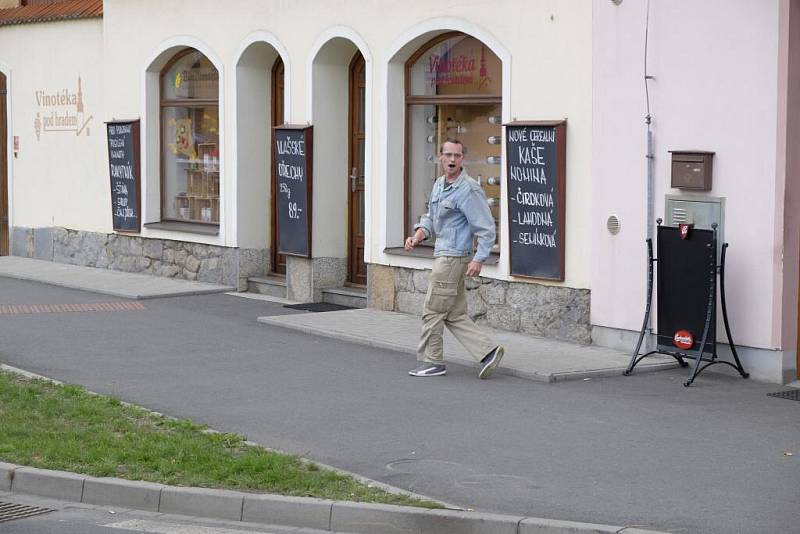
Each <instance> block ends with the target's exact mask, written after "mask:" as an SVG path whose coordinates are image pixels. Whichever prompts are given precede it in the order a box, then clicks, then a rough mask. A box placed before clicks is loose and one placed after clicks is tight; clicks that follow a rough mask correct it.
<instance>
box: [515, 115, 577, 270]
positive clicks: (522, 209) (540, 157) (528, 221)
mask: <svg viewBox="0 0 800 534" xmlns="http://www.w3.org/2000/svg"><path fill="white" fill-rule="evenodd" d="M505 135H506V191H507V194H508V222H509V244H510V247H509V258H510V261H511V274H512V275H514V276H529V277H532V278H543V279H547V280H564V217H565V204H566V202H565V198H566V172H567V146H566V142H567V123H566V122H564V121H560V122H544V121H537V122H512V123H509V124H506V125H505Z"/></svg>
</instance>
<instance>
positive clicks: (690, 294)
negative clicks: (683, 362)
mask: <svg viewBox="0 0 800 534" xmlns="http://www.w3.org/2000/svg"><path fill="white" fill-rule="evenodd" d="M716 249H717V244H716V241H715V239H714V231H713V230H701V229H698V228H692V229H691V230H689V233H688V234H687V235H686V238H684V239H681V236H680V231H679V229H678V228H676V227H673V226H659V227H658V304H657V306H658V345H659V346H660V347H663V348H668V349H670V350H675V347H676V344H675V343H676V336H678V337H679V341H678V342H680V338H681V337H683V338H685V339H686V340H687V346H685V347H683V346H680V348H683V349H685V350H699V349H700V343H701V341H702V339H703V330H704V329H705V325H706V316H707V315H708V302H709V292H710V291H711V289H712V284H716V276H717V275H716V257H715V255H716ZM714 304H716V302H714ZM716 326H717V320H716V306H712V317H711V322H710V324H709V330H708V337H707V341H706V346H705V348H704V350H705V351H710V350H712V348H713V347H712V346H711V345H712V343H713V341H714V340H715V339H716ZM687 332H688V334H690V335H687V334H686V333H687Z"/></svg>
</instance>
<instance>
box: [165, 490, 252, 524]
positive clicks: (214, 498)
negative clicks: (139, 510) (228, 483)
mask: <svg viewBox="0 0 800 534" xmlns="http://www.w3.org/2000/svg"><path fill="white" fill-rule="evenodd" d="M243 503H244V494H242V493H238V492H235V491H227V490H215V489H206V488H179V487H174V486H167V487H165V488H164V489H163V490H161V504H160V506H159V510H158V511H159V512H161V513H165V514H183V515H194V516H200V517H214V518H218V519H228V520H231V521H241V520H242V504H243Z"/></svg>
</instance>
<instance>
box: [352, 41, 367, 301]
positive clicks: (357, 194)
mask: <svg viewBox="0 0 800 534" xmlns="http://www.w3.org/2000/svg"><path fill="white" fill-rule="evenodd" d="M366 86H367V83H366V74H365V69H364V57H363V56H362V55H361V53H360V52H356V55H355V56H354V57H353V60H352V61H351V62H350V118H349V121H348V123H349V124H348V129H349V133H350V135H349V139H350V143H349V158H348V162H349V164H348V169H350V174H349V176H348V177H347V180H348V184H347V186H348V187H347V190H348V191H349V195H348V198H349V200H348V220H349V229H348V269H347V281H348V282H350V283H352V284H358V285H366V284H367V265H366V263H364V157H365V139H366V135H365V126H366V120H365V104H366Z"/></svg>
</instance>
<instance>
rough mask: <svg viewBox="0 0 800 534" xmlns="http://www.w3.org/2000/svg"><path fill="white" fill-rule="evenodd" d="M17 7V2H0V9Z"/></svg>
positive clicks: (12, 0) (8, 0)
mask: <svg viewBox="0 0 800 534" xmlns="http://www.w3.org/2000/svg"><path fill="white" fill-rule="evenodd" d="M9 7H19V0H0V9H6V8H9Z"/></svg>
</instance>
